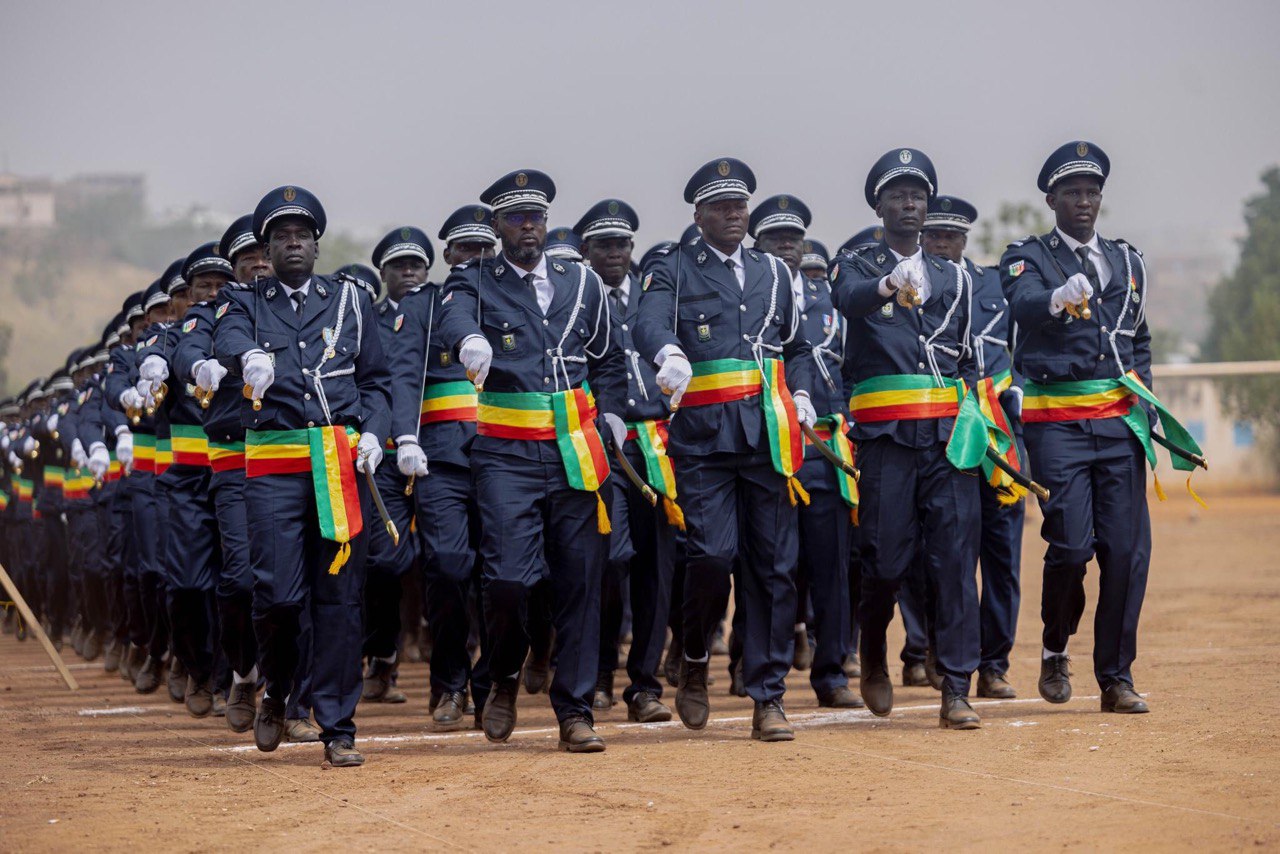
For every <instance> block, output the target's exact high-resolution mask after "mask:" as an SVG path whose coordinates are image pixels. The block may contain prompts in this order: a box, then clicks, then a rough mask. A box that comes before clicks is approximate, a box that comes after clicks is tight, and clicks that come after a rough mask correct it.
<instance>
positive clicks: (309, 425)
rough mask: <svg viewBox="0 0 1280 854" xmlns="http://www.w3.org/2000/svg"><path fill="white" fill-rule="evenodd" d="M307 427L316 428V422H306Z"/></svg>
mask: <svg viewBox="0 0 1280 854" xmlns="http://www.w3.org/2000/svg"><path fill="white" fill-rule="evenodd" d="M307 426H308V427H314V426H316V422H314V421H308V422H307Z"/></svg>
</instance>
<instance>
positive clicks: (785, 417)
mask: <svg viewBox="0 0 1280 854" xmlns="http://www.w3.org/2000/svg"><path fill="white" fill-rule="evenodd" d="M756 394H758V395H760V408H761V411H762V412H763V413H764V422H765V427H766V429H767V430H768V434H769V457H770V459H771V460H772V462H773V469H774V471H776V472H777V473H778V474H780V475H782V476H783V477H784V478H786V480H787V489H788V491H789V492H790V495H791V503H792V504H795V503H796V499H797V498H798V499H799V500H800V501H803V502H804V503H805V504H808V503H809V494H808V493H807V492H805V491H804V487H803V486H801V485H800V481H799V479H798V478H797V477H796V472H798V471H800V467H801V466H802V465H804V434H803V433H801V432H800V422H799V420H798V419H797V418H796V405H795V401H793V400H792V399H791V391H790V390H789V389H788V388H787V378H786V371H785V369H784V368H783V365H782V360H781V359H765V360H764V362H763V370H762V369H761V366H760V365H757V364H756V363H755V362H753V361H751V360H750V359H711V360H708V361H705V362H694V363H693V379H691V380H690V381H689V385H688V387H687V388H686V389H685V392H684V396H683V397H681V398H680V405H681V406H709V405H711V404H714V403H728V402H730V401H734V400H744V399H745V398H748V397H751V396H752V395H756Z"/></svg>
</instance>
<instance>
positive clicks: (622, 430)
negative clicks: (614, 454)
mask: <svg viewBox="0 0 1280 854" xmlns="http://www.w3.org/2000/svg"><path fill="white" fill-rule="evenodd" d="M604 423H605V426H606V427H608V428H609V433H610V434H611V435H612V438H613V446H614V447H615V448H621V447H622V445H623V444H624V443H625V442H626V441H627V422H625V421H623V420H622V419H621V418H619V417H618V416H616V415H614V414H613V413H612V412H606V413H605V414H604Z"/></svg>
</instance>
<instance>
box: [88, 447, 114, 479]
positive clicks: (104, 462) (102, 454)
mask: <svg viewBox="0 0 1280 854" xmlns="http://www.w3.org/2000/svg"><path fill="white" fill-rule="evenodd" d="M88 465H89V471H90V472H91V473H92V474H93V479H94V480H102V479H103V478H104V477H106V476H107V470H108V469H110V468H111V455H110V454H108V453H107V446H106V445H104V444H102V443H101V442H94V443H93V449H92V451H91V453H90V454H89V462H88Z"/></svg>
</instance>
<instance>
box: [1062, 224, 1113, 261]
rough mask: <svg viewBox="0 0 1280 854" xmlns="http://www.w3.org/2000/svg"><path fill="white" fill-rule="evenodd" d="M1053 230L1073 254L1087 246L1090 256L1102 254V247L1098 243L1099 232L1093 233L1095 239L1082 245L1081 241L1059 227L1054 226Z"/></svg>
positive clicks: (1092, 238) (1091, 238) (1090, 239)
mask: <svg viewBox="0 0 1280 854" xmlns="http://www.w3.org/2000/svg"><path fill="white" fill-rule="evenodd" d="M1053 230H1054V231H1055V232H1056V233H1057V235H1058V237H1059V238H1060V239H1061V240H1062V242H1063V243H1065V244H1067V248H1068V249H1070V250H1071V251H1072V252H1073V253H1074V252H1076V251H1077V250H1079V249H1080V247H1081V246H1086V247H1088V249H1089V254H1090V255H1101V254H1102V246H1101V245H1099V243H1098V232H1097V231H1094V232H1093V237H1090V238H1089V242H1088V243H1081V242H1080V241H1079V240H1076V239H1075V238H1074V237H1072V236H1071V235H1070V234H1067V233H1066V232H1065V231H1063V230H1062V229H1060V228H1058V227H1057V226H1054V228H1053Z"/></svg>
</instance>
